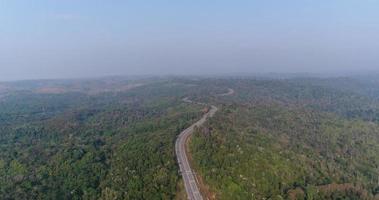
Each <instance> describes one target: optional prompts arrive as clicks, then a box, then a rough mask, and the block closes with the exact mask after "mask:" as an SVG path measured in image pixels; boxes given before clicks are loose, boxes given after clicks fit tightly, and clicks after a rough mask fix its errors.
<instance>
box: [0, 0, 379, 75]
mask: <svg viewBox="0 0 379 200" xmlns="http://www.w3.org/2000/svg"><path fill="white" fill-rule="evenodd" d="M378 10H379V1H377V0H288V1H283V0H260V1H257V0H233V1H230V0H217V1H216V0H214V1H212V0H209V1H204V0H171V1H169V0H150V1H148V0H135V1H131V0H130V1H129V0H33V1H30V0H0V81H3V80H19V79H40V78H80V77H98V76H110V75H112V76H113V75H167V74H171V75H175V74H178V75H186V74H190V75H197V74H205V75H212V74H217V75H227V74H254V73H270V72H275V73H334V72H337V73H338V72H341V73H343V72H346V71H364V70H367V71H372V70H377V69H378V70H379V51H378V49H379V12H378Z"/></svg>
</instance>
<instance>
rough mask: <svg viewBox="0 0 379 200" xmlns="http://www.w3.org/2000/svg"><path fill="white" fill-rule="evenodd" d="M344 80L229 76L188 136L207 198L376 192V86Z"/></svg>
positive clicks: (330, 196) (378, 187)
mask: <svg viewBox="0 0 379 200" xmlns="http://www.w3.org/2000/svg"><path fill="white" fill-rule="evenodd" d="M348 80H350V83H349V85H348V86H347V85H346V86H343V87H342V85H343V84H342V83H344V82H346V79H334V81H332V80H330V79H291V80H259V81H258V80H249V79H245V80H234V81H230V83H229V84H230V85H232V86H231V87H234V89H235V91H236V93H235V95H234V96H233V97H225V98H224V99H218V102H219V103H220V104H222V105H223V106H222V109H221V110H220V111H219V113H218V114H217V115H216V116H215V117H214V118H212V119H210V122H209V123H208V124H207V125H206V126H204V127H201V128H199V129H198V131H197V133H196V134H195V135H194V137H193V139H192V143H191V152H192V153H193V157H194V162H195V168H197V170H198V171H199V172H200V174H201V177H202V178H203V179H204V181H205V183H207V184H208V186H209V187H210V191H208V193H209V194H211V195H209V198H216V199H320V200H321V199H374V198H376V199H378V198H379V179H378V178H379V125H378V116H379V115H378V114H379V112H378V108H379V106H378V101H377V96H374V95H373V93H371V94H370V95H367V94H365V93H363V92H362V91H364V90H365V91H367V90H368V88H367V87H368V86H369V85H370V86H371V87H375V85H374V84H373V83H372V82H367V83H366V84H364V89H363V88H362V90H360V89H359V88H360V87H361V86H362V84H361V83H362V82H361V80H359V81H358V80H356V79H348ZM340 81H341V82H340ZM338 84H340V85H339V86H336V85H338Z"/></svg>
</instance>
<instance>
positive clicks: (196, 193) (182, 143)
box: [175, 89, 234, 200]
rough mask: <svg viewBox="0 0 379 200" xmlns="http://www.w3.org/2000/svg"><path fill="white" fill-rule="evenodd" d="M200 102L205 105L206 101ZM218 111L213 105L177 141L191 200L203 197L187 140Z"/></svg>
mask: <svg viewBox="0 0 379 200" xmlns="http://www.w3.org/2000/svg"><path fill="white" fill-rule="evenodd" d="M233 93H234V90H233V89H229V90H228V92H227V93H224V94H220V95H218V96H226V95H232V94H233ZM183 101H184V102H186V103H194V102H193V101H191V100H190V99H189V98H188V97H186V98H184V99H183ZM198 104H201V105H205V104H204V103H198ZM217 111H218V108H217V107H216V106H213V105H212V106H211V109H210V110H209V111H208V112H207V113H206V114H204V115H203V117H202V118H201V119H200V120H199V121H197V122H196V123H194V124H192V125H191V126H190V127H188V128H187V129H185V130H184V131H182V132H181V133H180V134H179V136H178V138H177V140H176V142H175V152H176V156H177V159H178V163H179V168H180V173H181V174H182V177H183V182H184V187H185V188H186V192H187V197H188V199H189V200H203V197H202V196H201V193H200V189H199V187H198V183H197V179H196V175H195V173H194V171H193V170H192V169H191V166H190V164H189V161H188V157H187V153H186V152H187V151H186V142H187V140H188V138H189V136H190V135H191V134H192V133H193V131H194V128H195V127H196V126H201V125H203V124H204V123H205V121H206V120H207V119H208V118H209V117H212V116H213V115H214V114H215V113H216V112H217Z"/></svg>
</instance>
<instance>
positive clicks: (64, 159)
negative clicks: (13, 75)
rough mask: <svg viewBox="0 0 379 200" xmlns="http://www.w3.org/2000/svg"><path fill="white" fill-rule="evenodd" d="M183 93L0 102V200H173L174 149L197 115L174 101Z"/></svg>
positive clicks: (164, 90) (173, 89)
mask: <svg viewBox="0 0 379 200" xmlns="http://www.w3.org/2000/svg"><path fill="white" fill-rule="evenodd" d="M65 87H67V86H65ZM95 87H97V85H95ZM186 88H188V87H187V86H186V85H185V84H175V83H171V82H170V81H164V82H158V83H155V84H147V85H146V86H140V87H136V88H133V89H128V90H127V91H118V92H105V93H104V92H102V93H99V94H95V95H93V94H88V93H87V92H84V91H83V92H80V91H79V92H72V91H67V92H59V93H53V94H51V93H45V92H44V93H39V92H35V91H34V90H23V91H17V92H16V93H12V92H11V93H10V94H8V95H6V96H4V97H3V98H2V99H1V102H0V199H173V198H175V195H176V191H177V185H178V182H179V175H178V167H177V165H176V159H175V155H174V141H175V138H176V135H177V134H178V133H179V132H180V131H181V130H182V129H184V128H185V127H186V126H188V125H190V124H191V122H192V121H194V120H196V119H197V118H198V117H199V116H200V114H201V112H200V111H201V107H198V106H196V105H187V104H185V103H183V102H182V101H181V97H182V95H184V94H185V92H186ZM59 91H61V90H59Z"/></svg>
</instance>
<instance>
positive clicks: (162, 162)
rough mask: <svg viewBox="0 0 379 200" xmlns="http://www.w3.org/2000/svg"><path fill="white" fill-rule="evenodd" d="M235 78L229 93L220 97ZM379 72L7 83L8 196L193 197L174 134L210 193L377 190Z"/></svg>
mask: <svg viewBox="0 0 379 200" xmlns="http://www.w3.org/2000/svg"><path fill="white" fill-rule="evenodd" d="M228 88H232V89H233V90H234V91H235V93H234V94H233V95H231V96H219V95H217V94H221V93H224V92H226V91H227V89H228ZM378 88H379V82H378V81H376V77H353V78H281V79H280V78H275V79H274V78H261V77H228V78H225V77H219V78H206V77H164V78H162V77H161V78H122V77H114V78H104V79H94V80H92V79H91V80H44V81H20V82H8V83H0V199H9V200H11V199H102V200H110V199H112V200H113V199H149V200H150V199H183V198H184V199H185V197H183V186H182V183H181V177H180V173H179V171H178V170H179V169H178V164H177V161H176V157H175V151H174V143H175V140H176V137H177V135H178V134H179V133H180V132H181V131H182V130H183V129H185V128H186V127H187V126H189V125H190V124H192V123H193V122H194V121H196V120H197V119H199V118H200V117H201V116H202V114H203V112H204V105H199V104H189V103H186V102H183V101H182V99H183V98H184V97H191V99H192V100H193V101H198V102H204V103H206V104H208V105H215V106H217V107H218V108H219V111H218V112H217V113H216V115H215V116H214V117H213V118H210V119H209V120H208V121H207V122H206V124H205V125H204V126H202V127H197V128H196V131H195V134H194V135H193V136H192V138H191V143H190V145H189V148H190V153H191V155H192V162H193V163H192V164H193V166H194V168H195V169H196V172H197V174H198V175H199V176H200V177H201V179H202V180H203V183H204V185H205V187H204V188H206V189H207V191H203V192H204V194H205V195H208V197H209V198H210V199H227V200H229V199H307V200H310V199H375V198H376V199H378V198H379V89H378Z"/></svg>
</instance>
